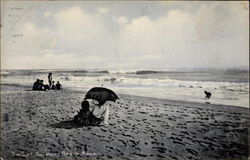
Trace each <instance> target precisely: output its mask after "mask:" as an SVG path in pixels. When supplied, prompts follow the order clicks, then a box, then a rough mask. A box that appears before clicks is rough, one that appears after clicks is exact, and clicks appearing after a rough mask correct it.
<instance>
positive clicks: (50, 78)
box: [48, 73, 52, 88]
mask: <svg viewBox="0 0 250 160" xmlns="http://www.w3.org/2000/svg"><path fill="white" fill-rule="evenodd" d="M48 81H49V87H50V88H51V86H52V73H49V75H48Z"/></svg>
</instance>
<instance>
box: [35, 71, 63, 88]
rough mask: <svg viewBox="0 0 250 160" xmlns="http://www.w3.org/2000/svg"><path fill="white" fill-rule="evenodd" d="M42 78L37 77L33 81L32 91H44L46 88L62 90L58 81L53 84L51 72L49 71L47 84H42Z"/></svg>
mask: <svg viewBox="0 0 250 160" xmlns="http://www.w3.org/2000/svg"><path fill="white" fill-rule="evenodd" d="M43 82H44V81H43V80H42V79H37V80H36V82H34V84H33V87H32V90H33V91H46V90H62V85H61V84H60V82H59V81H57V83H56V84H55V81H53V80H52V73H49V75H48V82H49V84H43Z"/></svg>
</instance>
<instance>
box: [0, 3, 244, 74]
mask: <svg viewBox="0 0 250 160" xmlns="http://www.w3.org/2000/svg"><path fill="white" fill-rule="evenodd" d="M248 6H249V2H248V1H239V2H237V1H225V2H223V1H211V2H206V1H202V2H199V1H189V2H185V1H141V2H140V1H137V2H134V1H109V2H108V1H94V2H91V1H73V2H70V1H43V2H42V1H26V2H21V1H7V2H6V1H5V2H2V5H1V7H2V8H1V15H2V19H1V21H2V22H1V25H2V27H1V35H2V38H1V68H2V69H159V70H171V69H181V68H183V69H196V68H225V69H227V68H248V67H249V7H248Z"/></svg>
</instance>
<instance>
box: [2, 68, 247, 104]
mask: <svg viewBox="0 0 250 160" xmlns="http://www.w3.org/2000/svg"><path fill="white" fill-rule="evenodd" d="M49 72H52V73H53V74H52V77H53V80H54V81H55V82H57V81H60V83H61V84H62V85H63V87H64V88H65V89H74V90H82V91H87V90H89V89H91V88H92V87H96V86H98V87H101V86H103V87H106V88H110V89H112V90H113V91H115V92H117V93H118V94H128V95H137V96H144V97H153V98H160V99H170V100H182V101H191V102H200V103H211V104H224V105H236V106H241V107H249V71H248V70H240V69H230V70H222V69H199V70H179V71H155V70H98V69H92V70H74V69H71V70H48V69H40V70H1V83H3V84H19V85H28V86H30V88H32V85H33V83H34V81H36V79H43V80H44V82H45V84H48V78H47V76H48V73H49ZM204 91H208V92H211V93H212V96H211V98H210V99H206V98H205V94H204ZM83 97H84V95H83Z"/></svg>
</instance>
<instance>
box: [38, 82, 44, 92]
mask: <svg viewBox="0 0 250 160" xmlns="http://www.w3.org/2000/svg"><path fill="white" fill-rule="evenodd" d="M37 90H38V91H43V90H44V85H43V80H39V83H38V85H37Z"/></svg>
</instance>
